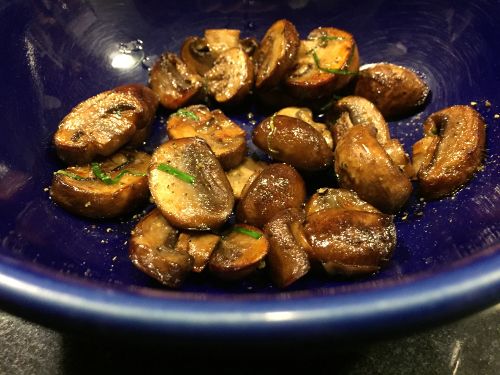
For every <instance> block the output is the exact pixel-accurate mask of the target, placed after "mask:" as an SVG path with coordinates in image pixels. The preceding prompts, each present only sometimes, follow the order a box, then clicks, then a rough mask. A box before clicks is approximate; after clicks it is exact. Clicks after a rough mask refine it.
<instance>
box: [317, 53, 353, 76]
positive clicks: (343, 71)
mask: <svg viewBox="0 0 500 375" xmlns="http://www.w3.org/2000/svg"><path fill="white" fill-rule="evenodd" d="M312 56H313V59H314V63H315V64H316V67H317V68H318V69H319V70H321V71H322V72H326V73H330V74H339V75H355V74H358V72H354V71H350V70H349V69H348V68H345V69H331V68H325V67H322V66H321V65H320V64H321V62H320V61H319V57H318V54H317V53H316V51H313V52H312ZM349 63H350V61H349V62H348V64H347V65H348V66H349V65H350V64H349Z"/></svg>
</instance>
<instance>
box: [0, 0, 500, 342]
mask: <svg viewBox="0 0 500 375" xmlns="http://www.w3.org/2000/svg"><path fill="white" fill-rule="evenodd" d="M173 4H174V2H164V1H155V0H143V1H138V0H137V1H133V0H125V1H97V0H87V1H83V0H81V1H80V0H68V1H63V0H61V1H59V0H58V1H15V0H14V1H4V2H2V3H1V4H0V39H1V45H2V48H3V50H4V52H3V53H2V54H1V58H0V87H1V88H2V91H1V92H0V109H1V111H0V113H1V114H2V122H1V124H0V127H1V129H2V136H1V137H0V178H1V180H0V303H1V304H0V306H1V307H2V308H5V309H9V310H11V311H14V312H16V313H18V314H20V315H23V316H26V317H29V318H31V319H35V320H39V321H43V322H45V323H47V324H49V325H53V326H63V325H64V326H70V327H72V326H75V327H76V326H78V327H83V328H85V329H90V328H91V327H93V328H97V327H98V328H100V329H105V330H109V331H111V332H119V331H120V332H137V333H143V334H151V335H153V334H154V335H181V336H184V337H207V338H212V337H224V338H228V337H229V338H243V337H255V338H259V337H268V336H272V337H283V336H287V335H289V336H295V337H297V336H302V337H308V336H323V335H332V336H337V337H347V336H349V337H356V336H357V335H361V334H370V333H373V334H380V333H382V332H388V331H397V330H400V329H406V328H410V327H415V326H416V325H420V324H427V323H436V322H440V321H442V320H443V319H450V318H454V317H458V316H462V315H465V314H467V313H470V312H472V311H475V310H478V309H481V308H483V307H486V306H488V305H491V304H494V303H496V302H499V301H500V249H499V233H500V226H499V222H500V220H499V219H500V204H499V203H500V187H499V169H500V168H499V161H500V158H499V156H500V150H499V149H500V146H499V145H500V130H499V129H500V119H499V117H500V90H499V87H500V63H499V61H500V32H499V29H498V15H500V3H499V2H498V1H485V0H478V1H474V2H468V1H451V0H450V1H439V2H438V1H430V0H428V1H425V0H417V1H396V0H378V1H360V2H346V1H330V0H328V1H327V0H290V1H288V2H268V1H260V0H221V1H202V0H200V1H184V2H181V3H179V2H175V4H176V5H173ZM279 18H287V19H289V20H291V21H292V22H294V24H295V25H296V26H297V29H298V30H299V32H300V34H301V35H302V36H303V37H305V35H307V33H308V32H309V31H310V30H312V29H313V28H315V27H318V26H334V27H337V28H343V29H346V30H348V31H350V32H351V33H352V34H353V35H354V36H355V38H356V40H357V42H358V47H359V51H360V56H361V60H362V63H370V62H379V61H388V62H392V63H396V64H400V65H405V66H408V67H411V68H413V69H415V70H417V71H418V72H420V73H421V74H422V75H423V77H424V78H425V80H426V81H427V82H428V84H429V85H430V88H431V90H432V97H431V100H430V102H429V104H428V105H427V106H426V107H425V109H424V110H423V111H422V112H421V113H419V114H417V115H415V116H413V117H410V118H406V119H403V120H401V121H398V122H392V123H391V124H390V127H391V133H392V136H393V137H397V138H399V139H400V140H401V141H402V142H403V143H404V146H405V149H406V150H407V151H408V152H409V151H410V150H411V145H412V144H413V143H414V142H415V141H416V140H417V139H419V138H420V137H421V135H422V128H421V123H422V121H423V120H424V119H425V118H426V116H428V115H429V114H430V113H432V112H435V111H436V110H438V109H441V108H444V107H446V106H450V105H454V104H470V103H473V105H474V106H475V108H477V110H478V111H479V112H480V113H481V114H482V115H483V117H484V118H485V120H486V123H487V124H488V126H487V151H486V155H485V163H484V169H483V170H481V171H479V172H478V173H477V175H476V176H475V177H474V178H473V180H472V181H471V182H470V183H469V184H467V186H466V187H465V188H463V189H461V190H460V191H459V192H458V193H457V194H456V195H454V196H453V197H449V198H445V199H442V200H439V201H431V202H427V203H426V202H423V201H421V200H420V199H419V198H418V197H417V196H415V195H413V196H412V198H411V200H410V202H409V203H408V205H407V206H406V207H405V208H404V209H403V211H402V212H401V214H399V215H398V216H397V217H396V219H395V221H396V225H397V231H398V245H397V248H396V250H395V254H394V258H393V259H392V261H391V262H390V264H389V265H388V266H387V267H386V268H385V269H383V270H382V271H381V272H380V273H378V274H377V275H373V276H370V277H366V278H363V279H360V280H340V279H331V278H327V277H324V276H321V275H316V274H314V275H311V276H308V277H305V278H304V279H303V280H301V281H299V282H297V283H296V284H294V285H293V286H292V287H291V288H289V289H287V290H285V291H282V290H278V289H277V288H275V287H273V286H272V285H271V284H270V283H269V281H268V279H267V278H266V277H263V276H262V277H260V276H258V277H255V278H252V279H249V280H246V281H243V282H240V283H235V284H224V283H221V282H218V281H215V280H213V279H212V278H211V277H208V276H205V275H202V276H199V277H192V278H190V279H189V280H188V281H187V282H186V284H185V285H184V286H183V287H182V288H181V289H180V290H178V291H170V290H166V289H164V288H162V287H161V286H159V285H158V284H157V283H155V282H154V281H152V280H150V279H149V278H148V277H146V276H145V275H143V274H141V273H140V272H139V271H138V270H136V269H135V268H134V267H133V266H132V264H131V263H130V262H129V260H128V256H127V243H126V241H127V238H128V233H129V232H130V229H131V228H132V227H133V225H134V224H135V223H136V222H137V217H136V216H135V217H128V218H125V219H123V220H114V221H100V222H98V221H91V220H86V219H81V218H78V217H74V216H72V215H70V214H68V213H66V212H65V211H63V210H62V209H61V208H59V207H57V206H56V205H55V204H54V203H53V202H52V201H51V200H50V199H49V195H48V192H47V187H48V186H49V185H50V182H51V178H52V173H53V171H55V170H57V169H59V168H60V167H61V166H62V164H61V162H60V161H59V160H58V159H57V157H56V156H55V152H54V149H53V147H52V145H51V137H52V134H53V132H54V131H55V129H56V128H57V124H58V122H59V121H60V120H61V118H62V117H63V116H64V115H65V114H66V113H67V112H68V111H69V110H70V109H71V108H72V107H73V106H75V105H76V104H77V103H78V102H80V101H82V100H84V99H86V98H88V97H90V96H92V95H94V94H97V93H99V92H101V91H104V90H107V89H109V88H112V87H114V86H117V85H120V84H124V83H129V82H143V83H146V82H147V75H148V70H147V68H148V67H149V66H151V63H152V61H154V60H155V58H156V57H157V56H158V55H159V54H161V53H162V52H163V51H165V50H171V51H178V50H179V47H180V45H181V43H182V41H183V39H184V38H185V37H187V36H189V35H201V34H202V33H203V30H204V29H205V28H223V27H224V28H238V29H241V30H242V33H243V35H244V36H256V37H257V38H258V39H260V38H261V37H262V36H263V34H264V32H265V30H266V29H267V28H268V27H269V25H270V24H271V23H272V22H273V21H274V20H276V19H279ZM249 113H252V114H253V115H254V118H255V119H256V120H259V119H260V118H261V117H262V115H263V114H264V112H263V110H262V109H261V108H259V107H258V106H257V105H255V104H253V103H248V104H246V105H244V106H242V107H240V108H237V109H235V110H232V111H231V112H230V113H229V114H230V116H231V117H232V118H233V119H235V120H236V121H237V122H239V123H240V124H241V125H242V126H243V127H245V129H247V130H251V128H252V126H253V125H252V121H251V116H249V115H248V114H249ZM167 115H168V112H166V111H162V110H160V111H159V113H158V117H157V120H156V122H155V125H154V132H153V135H152V138H151V140H150V141H149V142H148V144H147V145H146V146H145V149H146V150H149V151H151V150H153V149H154V147H155V146H156V145H158V144H159V143H161V142H162V141H163V140H165V137H166V135H165V130H164V126H163V122H164V120H165V118H166V116H167ZM332 178H333V177H332V176H327V178H326V180H315V181H311V186H316V185H317V186H318V187H320V186H321V184H324V183H325V184H326V183H329V182H328V181H330V182H331V181H332ZM147 209H149V208H147Z"/></svg>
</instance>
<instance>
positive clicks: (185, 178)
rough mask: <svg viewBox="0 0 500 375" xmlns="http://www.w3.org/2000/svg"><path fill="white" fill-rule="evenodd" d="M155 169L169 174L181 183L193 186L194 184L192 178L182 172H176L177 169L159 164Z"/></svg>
mask: <svg viewBox="0 0 500 375" xmlns="http://www.w3.org/2000/svg"><path fill="white" fill-rule="evenodd" d="M156 169H158V170H160V171H162V172H166V173H169V174H171V175H172V176H174V177H177V178H178V179H179V180H182V181H184V182H187V183H189V184H194V182H195V178H194V176H191V175H190V174H187V173H185V172H182V171H180V170H178V169H177V168H174V167H171V166H170V165H168V164H164V163H161V164H159V165H158V166H157V167H156Z"/></svg>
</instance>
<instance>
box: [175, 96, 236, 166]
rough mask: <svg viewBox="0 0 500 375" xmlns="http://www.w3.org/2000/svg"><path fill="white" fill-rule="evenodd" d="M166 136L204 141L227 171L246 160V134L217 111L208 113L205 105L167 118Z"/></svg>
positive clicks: (183, 110) (185, 109) (186, 109)
mask: <svg viewBox="0 0 500 375" xmlns="http://www.w3.org/2000/svg"><path fill="white" fill-rule="evenodd" d="M167 133H168V136H169V137H170V138H171V139H178V138H186V137H195V136H196V137H200V138H203V139H204V140H205V141H206V142H207V143H208V145H209V146H210V148H211V149H212V151H213V152H214V154H215V156H216V157H217V159H219V162H220V163H221V165H222V167H223V168H224V169H226V170H227V169H231V168H234V167H236V166H237V165H239V164H240V163H241V161H242V160H243V158H244V157H245V152H246V139H245V131H244V130H243V129H241V128H240V127H239V126H238V125H237V124H236V123H235V122H234V121H232V120H231V119H230V118H228V117H226V116H225V115H224V113H222V111H220V110H218V109H216V110H213V111H210V110H209V109H208V108H207V107H206V106H204V105H194V106H190V107H186V108H182V109H180V110H179V111H177V112H176V113H173V114H172V115H171V116H170V117H169V119H168V121H167Z"/></svg>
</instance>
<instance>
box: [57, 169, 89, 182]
mask: <svg viewBox="0 0 500 375" xmlns="http://www.w3.org/2000/svg"><path fill="white" fill-rule="evenodd" d="M54 174H61V175H63V176H66V177H70V178H72V179H73V180H77V181H82V180H85V177H82V176H78V175H77V174H75V173H71V172H68V171H65V170H64V169H60V170H58V171H56V172H54Z"/></svg>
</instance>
